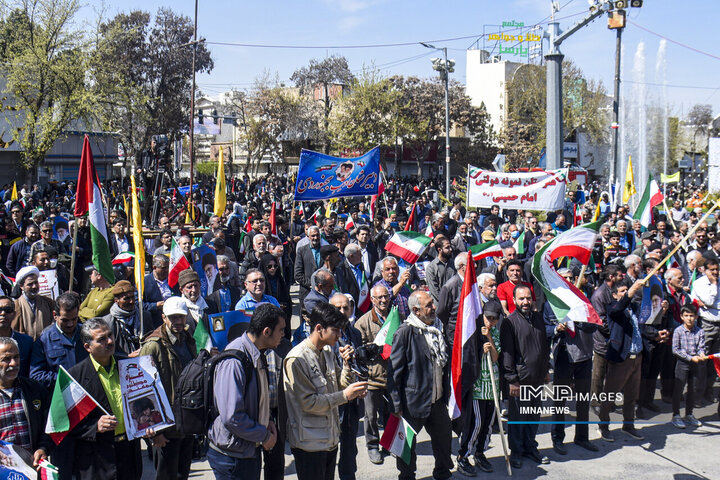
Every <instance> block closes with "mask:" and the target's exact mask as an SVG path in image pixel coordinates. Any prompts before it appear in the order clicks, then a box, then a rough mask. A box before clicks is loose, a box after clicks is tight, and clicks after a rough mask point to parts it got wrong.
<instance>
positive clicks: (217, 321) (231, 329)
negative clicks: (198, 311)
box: [208, 310, 253, 352]
mask: <svg viewBox="0 0 720 480" xmlns="http://www.w3.org/2000/svg"><path fill="white" fill-rule="evenodd" d="M252 314H253V311H246V310H233V311H230V312H223V313H214V314H212V315H208V319H209V320H210V321H209V323H210V336H211V337H212V340H213V345H215V346H216V347H217V349H218V350H220V351H221V352H222V351H223V350H225V347H227V344H228V343H230V342H228V334H229V333H232V334H233V335H232V337H233V339H235V338H237V337H239V336H240V335H242V334H243V333H244V332H245V329H246V328H247V326H248V325H250V319H251V318H252ZM238 324H244V325H241V326H239V327H235V325H238ZM243 327H245V328H243Z"/></svg>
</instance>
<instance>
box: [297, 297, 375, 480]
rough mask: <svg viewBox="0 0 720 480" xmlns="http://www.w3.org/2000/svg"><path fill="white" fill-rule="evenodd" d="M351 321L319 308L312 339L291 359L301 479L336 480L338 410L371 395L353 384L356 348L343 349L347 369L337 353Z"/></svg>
mask: <svg viewBox="0 0 720 480" xmlns="http://www.w3.org/2000/svg"><path fill="white" fill-rule="evenodd" d="M347 323H348V321H347V318H346V317H345V315H343V314H342V313H340V311H339V310H338V309H337V308H335V307H334V306H332V305H329V304H326V303H320V304H318V305H317V306H316V307H315V308H314V309H313V310H312V312H310V316H309V326H310V335H309V336H308V337H307V338H306V339H305V340H303V341H302V342H301V343H300V344H298V345H296V346H295V347H294V348H293V349H292V350H291V351H290V353H288V355H287V357H286V358H285V362H284V366H283V374H284V375H283V382H284V387H285V403H286V405H287V409H288V426H289V428H288V440H289V442H290V449H291V451H292V454H293V457H294V458H295V469H296V472H297V477H298V480H332V479H333V478H334V477H335V459H336V457H337V451H338V443H339V442H340V416H339V409H338V407H339V406H340V405H343V404H345V403H347V402H349V401H352V400H354V399H356V398H358V397H364V396H365V394H366V392H367V382H355V383H350V382H351V373H350V368H349V364H348V360H349V359H350V355H351V352H352V347H351V346H344V347H340V354H341V355H342V357H343V368H342V369H340V368H339V367H338V365H337V357H336V354H335V352H333V349H332V347H333V346H334V345H335V344H336V343H337V342H338V340H339V338H340V336H341V334H342V331H343V329H344V328H345V326H346V325H347ZM309 419H311V421H309Z"/></svg>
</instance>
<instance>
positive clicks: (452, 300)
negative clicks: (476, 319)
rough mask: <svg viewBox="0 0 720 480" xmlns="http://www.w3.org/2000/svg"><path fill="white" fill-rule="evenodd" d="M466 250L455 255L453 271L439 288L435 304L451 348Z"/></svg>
mask: <svg viewBox="0 0 720 480" xmlns="http://www.w3.org/2000/svg"><path fill="white" fill-rule="evenodd" d="M467 257H468V254H467V252H464V253H460V254H458V255H457V256H456V257H455V260H454V263H455V269H454V270H455V271H456V274H455V275H453V277H452V278H451V279H449V281H446V282H445V283H444V284H443V286H442V288H441V289H440V301H438V302H436V304H437V316H438V318H439V319H440V321H441V322H442V324H443V330H444V331H445V341H446V342H447V344H448V346H449V347H450V350H452V344H453V340H454V338H455V323H456V321H457V313H458V308H459V307H460V291H461V290H462V286H463V282H464V281H465V267H466V266H467Z"/></svg>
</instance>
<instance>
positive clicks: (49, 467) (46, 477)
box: [39, 458, 60, 480]
mask: <svg viewBox="0 0 720 480" xmlns="http://www.w3.org/2000/svg"><path fill="white" fill-rule="evenodd" d="M39 465H40V480H57V479H59V478H60V473H59V472H58V468H57V467H56V466H55V465H53V464H52V463H50V462H48V461H47V460H46V459H44V458H43V459H42V460H40V462H39Z"/></svg>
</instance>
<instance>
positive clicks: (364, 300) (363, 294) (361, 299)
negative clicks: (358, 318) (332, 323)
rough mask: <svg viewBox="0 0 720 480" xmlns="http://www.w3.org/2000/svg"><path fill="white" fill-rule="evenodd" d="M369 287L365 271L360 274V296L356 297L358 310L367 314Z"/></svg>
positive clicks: (368, 308)
mask: <svg viewBox="0 0 720 480" xmlns="http://www.w3.org/2000/svg"><path fill="white" fill-rule="evenodd" d="M370 305H371V303H370V285H368V282H367V277H366V276H365V271H363V274H362V285H360V295H358V306H357V308H358V310H359V311H360V312H362V313H367V311H368V310H370Z"/></svg>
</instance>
